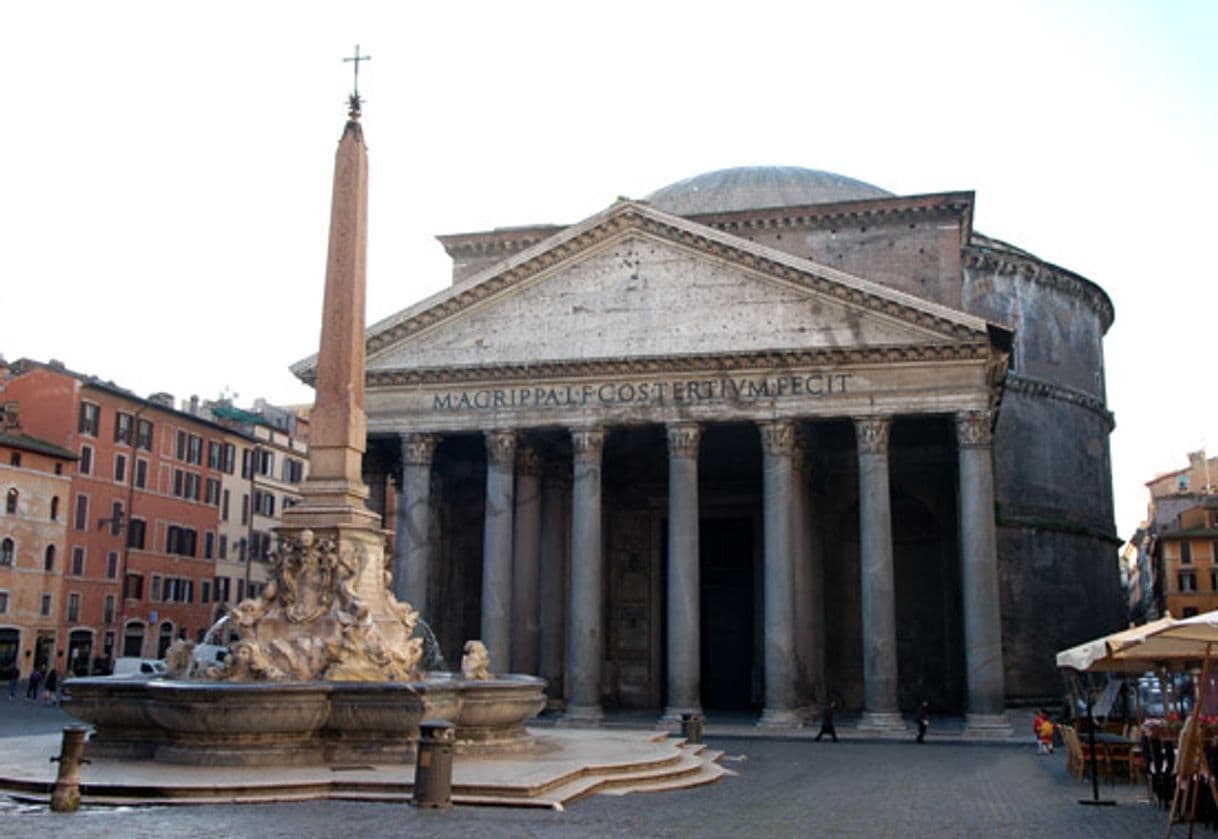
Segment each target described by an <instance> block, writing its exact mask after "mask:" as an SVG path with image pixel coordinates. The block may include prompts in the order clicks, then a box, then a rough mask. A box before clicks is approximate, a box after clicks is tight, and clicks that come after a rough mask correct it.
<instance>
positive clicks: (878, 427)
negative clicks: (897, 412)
mask: <svg viewBox="0 0 1218 839" xmlns="http://www.w3.org/2000/svg"><path fill="white" fill-rule="evenodd" d="M891 430H892V417H855V418H854V436H855V438H856V439H857V440H858V444H859V454H888V432H889V431H891Z"/></svg>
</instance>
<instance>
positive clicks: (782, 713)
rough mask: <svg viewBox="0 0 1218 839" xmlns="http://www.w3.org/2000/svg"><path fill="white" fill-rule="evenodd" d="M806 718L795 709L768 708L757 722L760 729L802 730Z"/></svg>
mask: <svg viewBox="0 0 1218 839" xmlns="http://www.w3.org/2000/svg"><path fill="white" fill-rule="evenodd" d="M803 724H804V718H803V717H802V716H801V715H800V714H799V711H797V710H796V709H794V708H766V709H765V710H763V711H762V712H761V719H759V720H757V727H758V728H802V727H803Z"/></svg>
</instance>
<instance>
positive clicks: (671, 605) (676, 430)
mask: <svg viewBox="0 0 1218 839" xmlns="http://www.w3.org/2000/svg"><path fill="white" fill-rule="evenodd" d="M701 436H702V430H701V429H700V428H699V427H698V425H697V424H696V423H674V424H672V425H669V426H668V591H667V607H668V643H667V645H666V652H667V664H668V707H667V708H665V710H664V720H665V721H669V722H672V721H680V719H681V714H683V713H701V710H702V702H701V681H700V680H701V672H700V670H701V661H700V658H701V641H700V638H699V632H700V630H701V621H702V618H701V610H700V608H699V606H700V602H699V601H700V595H701V589H700V586H699V582H698V560H699V552H698V441H699V439H700V438H701Z"/></svg>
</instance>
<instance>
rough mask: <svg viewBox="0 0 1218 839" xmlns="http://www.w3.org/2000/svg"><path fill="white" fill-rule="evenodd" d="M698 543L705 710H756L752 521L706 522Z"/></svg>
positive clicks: (700, 532) (727, 520)
mask: <svg viewBox="0 0 1218 839" xmlns="http://www.w3.org/2000/svg"><path fill="white" fill-rule="evenodd" d="M698 544H699V546H700V549H699V552H700V554H701V556H700V558H699V563H700V572H701V589H702V603H701V607H702V632H701V636H702V650H701V668H702V706H703V707H704V708H714V709H718V710H729V711H745V710H752V709H753V707H754V703H753V693H754V691H753V673H754V661H753V649H754V648H753V622H754V617H755V615H754V611H753V610H754V603H753V546H754V541H753V521H752V519H749V518H722V519H703V520H702V522H701V525H700V527H699V534H698Z"/></svg>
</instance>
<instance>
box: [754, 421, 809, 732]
mask: <svg viewBox="0 0 1218 839" xmlns="http://www.w3.org/2000/svg"><path fill="white" fill-rule="evenodd" d="M760 428H761V448H762V452H763V464H762V484H763V487H762V492H763V495H764V500H763V503H764V506H765V509H764V512H763V516H764V527H765V557H764V574H763V576H764V580H763V583H762V587H763V602H764V608H765V640H764V645H763V646H764V651H765V708H764V709H763V710H762V713H761V719H760V721H759V722H758V725H761V726H771V727H781V728H787V727H794V726H798V725H799V724H800V722H801V720H800V718H799V715H798V713H797V711H796V682H797V681H798V677H799V673H798V667H797V665H796V656H795V559H794V552H793V548H794V522H793V521H792V515H791V513H792V510H793V507H792V504H791V485H792V474H793V469H792V466H791V456H792V454H793V452H794V448H795V425H794V423H792V422H790V421H789V420H779V421H774V422H763V423H760Z"/></svg>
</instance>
